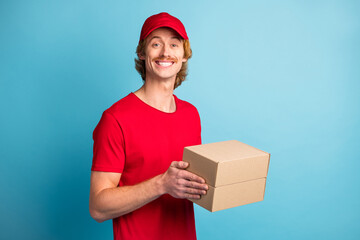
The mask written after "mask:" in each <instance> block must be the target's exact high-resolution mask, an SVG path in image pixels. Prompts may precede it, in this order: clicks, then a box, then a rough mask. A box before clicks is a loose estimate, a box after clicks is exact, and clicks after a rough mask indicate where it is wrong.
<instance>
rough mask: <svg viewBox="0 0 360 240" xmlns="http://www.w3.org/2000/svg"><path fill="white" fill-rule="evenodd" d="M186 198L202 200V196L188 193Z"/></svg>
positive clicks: (185, 195)
mask: <svg viewBox="0 0 360 240" xmlns="http://www.w3.org/2000/svg"><path fill="white" fill-rule="evenodd" d="M184 198H188V199H200V198H201V195H198V194H189V193H186V194H184Z"/></svg>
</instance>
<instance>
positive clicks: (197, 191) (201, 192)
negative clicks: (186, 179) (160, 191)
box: [185, 188, 206, 195]
mask: <svg viewBox="0 0 360 240" xmlns="http://www.w3.org/2000/svg"><path fill="white" fill-rule="evenodd" d="M185 192H186V193H189V194H196V195H205V194H206V191H205V190H201V189H196V188H185Z"/></svg>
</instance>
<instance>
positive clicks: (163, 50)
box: [161, 44, 171, 57]
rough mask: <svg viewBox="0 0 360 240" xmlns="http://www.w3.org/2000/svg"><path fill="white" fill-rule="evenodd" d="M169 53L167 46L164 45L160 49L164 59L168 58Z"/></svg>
mask: <svg viewBox="0 0 360 240" xmlns="http://www.w3.org/2000/svg"><path fill="white" fill-rule="evenodd" d="M170 53H171V50H170V46H169V45H167V44H164V45H163V47H162V51H161V55H162V56H164V57H169V56H170Z"/></svg>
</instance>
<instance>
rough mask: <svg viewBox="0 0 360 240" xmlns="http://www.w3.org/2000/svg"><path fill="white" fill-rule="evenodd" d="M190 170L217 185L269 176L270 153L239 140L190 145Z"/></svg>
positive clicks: (187, 151)
mask: <svg viewBox="0 0 360 240" xmlns="http://www.w3.org/2000/svg"><path fill="white" fill-rule="evenodd" d="M183 160H184V161H187V162H189V163H190V166H189V168H188V170H189V171H191V172H194V173H195V174H197V175H199V176H201V177H203V178H205V180H206V182H207V183H208V184H209V185H211V186H214V187H218V186H223V185H227V184H233V183H237V182H242V181H248V180H253V179H258V178H263V177H266V176H267V172H268V166H269V160H270V154H269V153H266V152H264V151H261V150H259V149H257V148H255V147H252V146H249V145H247V144H245V143H242V142H239V141H237V140H230V141H224V142H217V143H209V144H202V145H196V146H190V147H186V148H185V149H184V155H183Z"/></svg>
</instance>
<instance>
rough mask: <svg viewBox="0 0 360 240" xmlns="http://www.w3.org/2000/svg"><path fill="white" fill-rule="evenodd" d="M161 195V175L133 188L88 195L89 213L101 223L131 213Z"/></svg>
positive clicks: (105, 190)
mask: <svg viewBox="0 0 360 240" xmlns="http://www.w3.org/2000/svg"><path fill="white" fill-rule="evenodd" d="M162 194H164V189H163V187H162V183H161V175H158V176H156V177H154V178H151V179H149V180H147V181H144V182H141V183H139V184H136V185H133V186H121V187H114V188H106V189H103V190H101V191H100V192H98V193H91V194H90V213H91V215H92V217H93V218H94V219H95V220H97V221H99V222H102V221H105V220H108V219H112V218H116V217H119V216H122V215H125V214H127V213H129V212H132V211H134V210H136V209H138V208H140V207H142V206H144V205H145V204H147V203H149V202H151V201H153V200H155V199H156V198H158V197H159V196H161V195H162Z"/></svg>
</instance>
